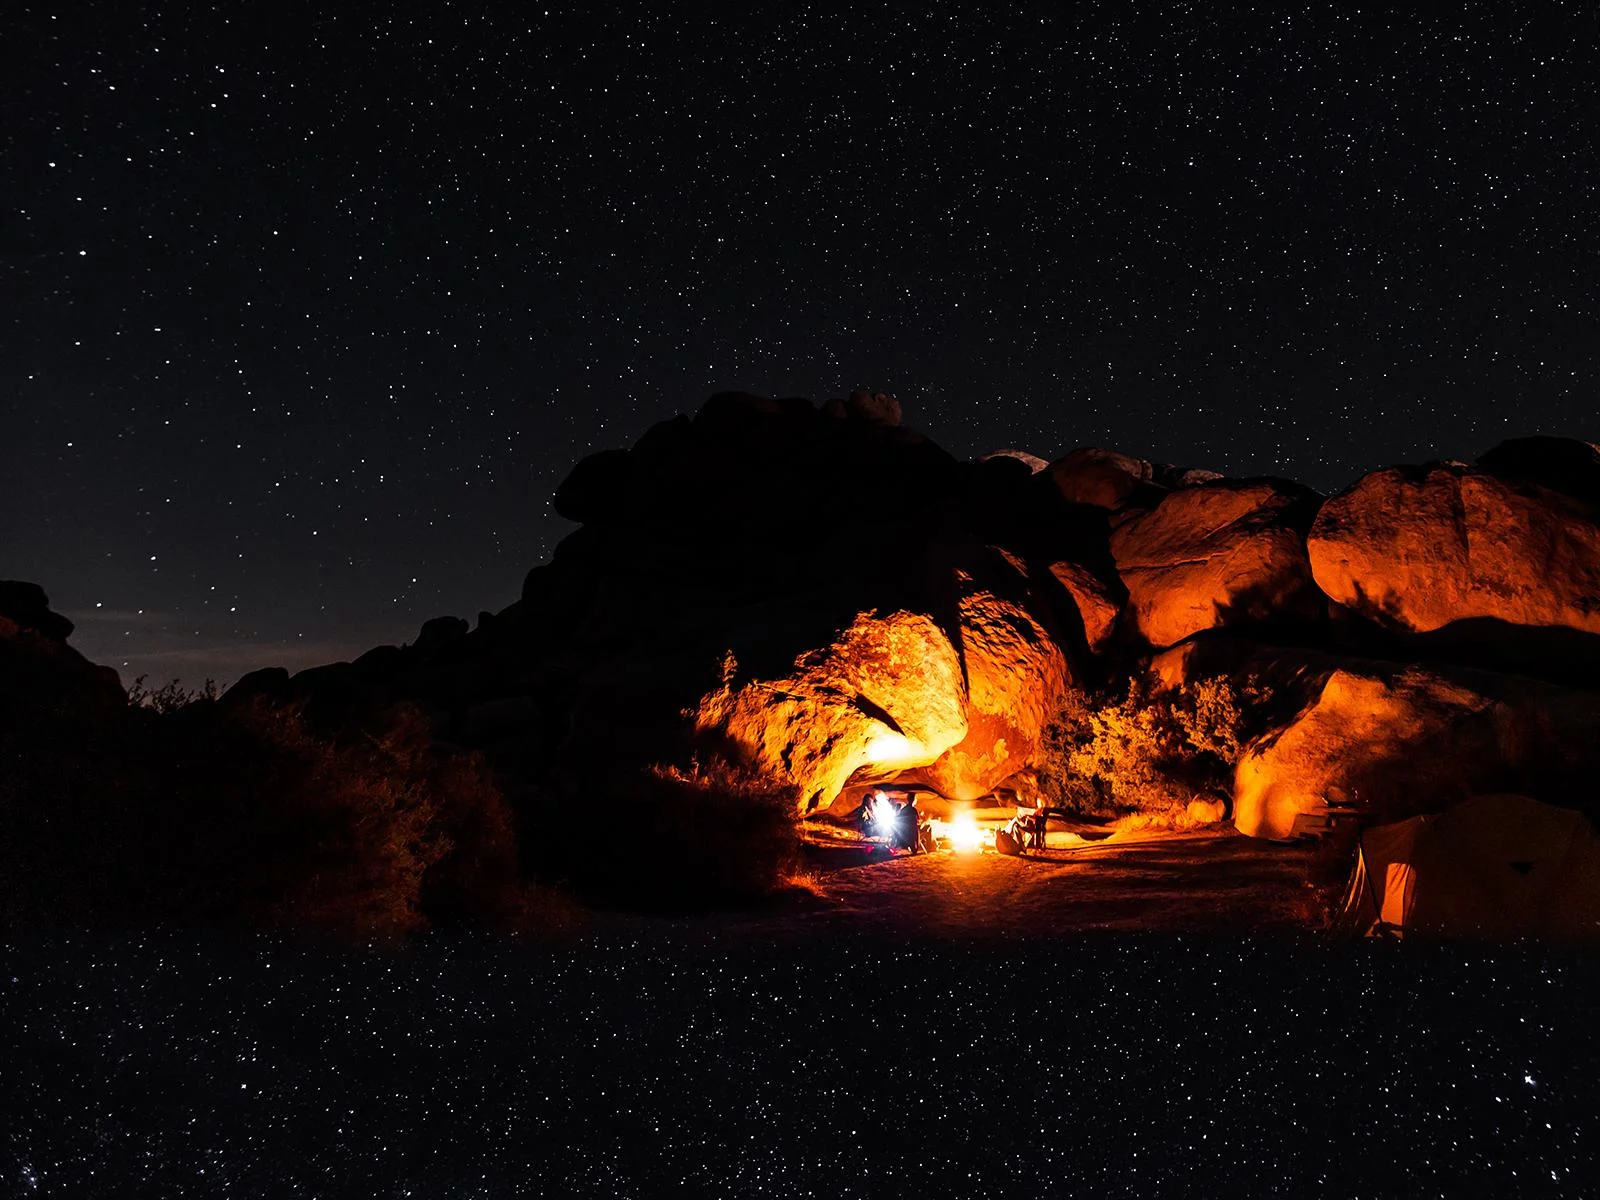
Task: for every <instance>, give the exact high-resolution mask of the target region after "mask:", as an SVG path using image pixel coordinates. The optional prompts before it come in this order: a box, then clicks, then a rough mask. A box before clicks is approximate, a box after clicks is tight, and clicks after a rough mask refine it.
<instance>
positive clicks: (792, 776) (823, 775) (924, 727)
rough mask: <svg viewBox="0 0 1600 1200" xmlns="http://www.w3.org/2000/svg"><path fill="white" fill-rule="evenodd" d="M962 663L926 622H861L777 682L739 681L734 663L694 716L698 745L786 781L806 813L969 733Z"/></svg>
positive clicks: (922, 617)
mask: <svg viewBox="0 0 1600 1200" xmlns="http://www.w3.org/2000/svg"><path fill="white" fill-rule="evenodd" d="M962 695H963V687H962V679H961V660H960V658H959V656H958V654H957V652H956V648H955V646H954V645H952V644H951V641H950V638H949V636H948V635H947V634H946V632H945V631H944V630H943V629H942V628H940V626H939V624H938V623H937V622H936V621H934V620H933V619H932V618H931V617H929V616H927V615H926V614H923V613H913V612H904V611H902V612H893V613H887V614H884V615H882V616H880V615H878V614H877V613H874V612H867V613H862V614H861V615H860V616H858V617H857V618H856V619H855V620H854V621H853V622H852V623H851V624H850V626H849V627H848V628H847V629H845V630H843V631H842V632H841V633H840V634H839V635H838V636H837V637H836V638H835V639H833V641H831V642H830V643H828V644H827V645H824V646H821V647H818V648H816V649H812V650H808V651H806V652H805V653H803V654H801V655H800V656H799V657H798V658H796V659H795V660H794V663H793V665H792V668H791V670H789V671H788V672H787V673H786V674H784V675H782V676H780V677H777V678H760V677H757V678H741V677H740V674H739V667H738V663H737V661H736V660H730V662H729V664H728V673H727V678H726V679H725V680H724V682H723V684H722V686H721V687H719V688H717V689H716V690H715V691H712V692H710V693H708V694H707V695H705V696H703V697H702V698H701V699H700V701H699V703H698V704H697V705H696V708H695V712H694V722H695V733H696V739H697V741H698V743H699V744H700V745H701V746H704V747H706V748H708V749H722V748H728V749H731V750H732V751H733V755H732V756H733V757H735V758H736V759H739V760H742V761H744V762H747V763H749V764H750V765H752V766H754V767H756V768H757V769H758V770H760V771H762V772H763V773H765V774H768V775H772V776H775V777H778V778H784V779H787V780H789V781H791V782H793V783H794V784H795V786H796V787H797V788H798V789H799V791H800V796H801V800H802V802H803V803H805V804H806V806H807V807H809V808H815V807H817V806H819V805H822V804H826V803H828V802H830V801H831V800H832V799H833V797H834V796H836V795H837V794H838V793H839V792H840V791H841V790H842V789H843V787H844V785H845V782H846V781H847V780H848V779H849V778H850V777H851V775H852V774H854V773H855V772H856V771H858V770H860V769H862V768H868V769H869V773H870V772H871V771H876V772H879V773H880V774H881V776H882V777H883V778H888V777H891V776H892V775H893V774H894V773H895V772H897V771H899V770H901V769H903V768H906V767H912V766H918V765H921V764H924V763H929V762H932V761H934V760H935V759H937V758H939V757H940V756H941V755H942V754H944V752H945V751H946V750H948V749H950V747H952V746H954V745H956V744H957V743H958V742H960V741H961V740H962V739H963V738H964V737H965V736H966V733H967V723H966V718H965V714H964V712H963V704H962Z"/></svg>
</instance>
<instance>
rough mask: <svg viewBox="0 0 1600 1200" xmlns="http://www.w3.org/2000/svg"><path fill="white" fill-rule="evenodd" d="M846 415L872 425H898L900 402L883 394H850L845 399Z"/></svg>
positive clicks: (860, 392)
mask: <svg viewBox="0 0 1600 1200" xmlns="http://www.w3.org/2000/svg"><path fill="white" fill-rule="evenodd" d="M844 411H845V413H846V415H848V416H850V417H853V418H855V419H856V420H858V421H866V422H867V423H868V424H872V425H898V424H900V417H901V411H900V401H898V400H896V399H895V398H894V397H893V396H890V395H887V394H885V393H883V392H866V391H858V392H851V393H850V395H849V396H848V397H847V398H846V399H845V402H844Z"/></svg>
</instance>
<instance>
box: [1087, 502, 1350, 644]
mask: <svg viewBox="0 0 1600 1200" xmlns="http://www.w3.org/2000/svg"><path fill="white" fill-rule="evenodd" d="M1317 503H1318V497H1317V495H1316V493H1315V492H1312V491H1310V490H1309V489H1306V488H1303V487H1301V486H1299V485H1298V484H1291V483H1287V482H1282V481H1278V480H1258V481H1240V482H1235V481H1218V482H1210V483H1205V484H1201V485H1200V486H1197V487H1191V488H1185V489H1183V490H1180V491H1175V492H1171V493H1169V494H1168V495H1167V496H1166V497H1165V498H1164V499H1163V500H1162V501H1161V503H1160V504H1159V505H1158V506H1157V507H1156V508H1154V509H1153V510H1151V511H1150V512H1147V513H1142V514H1140V515H1138V516H1135V517H1133V518H1132V519H1131V520H1128V521H1125V522H1124V523H1122V524H1121V525H1119V526H1117V528H1115V529H1113V530H1112V532H1111V553H1112V556H1113V557H1114V558H1115V560H1116V564H1117V572H1118V574H1119V575H1121V577H1122V582H1123V584H1124V585H1125V586H1126V587H1127V589H1128V613H1129V617H1130V618H1131V622H1132V624H1133V626H1134V628H1135V629H1136V630H1137V631H1138V633H1139V634H1140V635H1142V636H1143V637H1144V638H1145V640H1146V641H1148V642H1149V643H1150V644H1151V645H1152V646H1170V645H1173V644H1174V643H1176V642H1180V641H1182V640H1183V639H1184V638H1186V637H1189V636H1190V635H1191V634H1194V633H1198V632H1199V631H1200V630H1203V629H1212V628H1216V627H1218V626H1223V625H1239V624H1251V623H1264V622H1270V623H1276V624H1281V623H1288V622H1291V621H1305V620H1309V619H1314V618H1315V617H1317V616H1319V615H1320V614H1321V612H1322V611H1323V608H1324V601H1323V599H1322V596H1321V594H1320V593H1319V592H1318V591H1317V588H1316V585H1315V583H1314V582H1313V580H1312V577H1311V568H1310V564H1309V562H1308V561H1307V558H1306V548H1305V531H1306V529H1307V528H1308V527H1309V526H1310V524H1311V520H1312V517H1313V515H1314V514H1315V512H1316V508H1317Z"/></svg>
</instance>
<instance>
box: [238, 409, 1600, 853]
mask: <svg viewBox="0 0 1600 1200" xmlns="http://www.w3.org/2000/svg"><path fill="white" fill-rule="evenodd" d="M899 422H900V406H899V405H898V404H897V403H896V402H894V401H893V400H892V399H891V398H889V397H887V396H882V395H871V394H867V393H857V394H855V395H852V396H851V397H849V398H848V399H846V400H836V401H829V402H828V403H826V404H824V405H822V406H820V407H818V406H816V405H813V404H812V403H810V402H809V401H806V400H803V399H785V400H773V399H767V398H764V397H757V396H750V395H744V394H735V393H727V394H722V395H717V396H713V397H712V398H711V399H710V400H708V401H707V402H706V403H705V404H704V405H703V406H702V407H701V408H700V410H699V411H698V412H697V413H695V414H694V416H693V417H692V418H691V417H688V416H680V417H677V418H674V419H673V420H670V421H666V422H662V423H661V424H658V425H656V426H654V427H653V428H651V429H650V430H648V431H647V432H646V433H645V435H644V436H643V437H642V438H640V439H639V441H638V442H637V443H636V444H635V445H634V446H633V447H631V448H630V449H626V450H622V449H619V450H608V451H604V452H601V453H599V454H595V455H592V456H590V457H588V458H586V459H584V460H583V461H582V462H580V463H578V464H577V466H576V467H575V468H574V469H573V471H572V473H571V474H570V475H569V477H568V478H567V479H566V481H565V482H564V483H563V484H562V485H561V487H560V489H559V490H558V491H557V493H556V496H555V507H556V509H557V511H558V512H559V513H561V515H563V516H565V517H567V518H569V519H570V520H572V521H575V522H577V523H578V524H579V526H580V527H579V528H578V529H577V530H576V531H575V532H574V533H572V534H571V535H570V536H569V537H567V538H566V539H565V540H564V541H563V542H562V543H561V544H560V546H559V547H558V548H557V550H556V552H555V554H554V556H553V558H552V560H551V561H550V562H549V563H548V564H545V565H542V566H539V567H536V568H534V569H533V570H532V571H531V572H529V574H528V577H527V580H526V582H525V584H524V587H523V592H522V596H521V598H520V599H519V600H518V601H517V602H516V603H514V604H512V605H510V606H509V607H508V608H506V609H503V610H502V611H500V612H498V613H493V614H490V613H483V614H481V615H480V616H479V618H478V621H477V622H476V625H475V626H469V624H468V623H467V622H466V621H463V620H459V619H456V618H440V619H438V620H435V621H431V622H429V623H428V624H427V625H426V626H424V627H423V629H422V631H421V634H420V635H419V636H418V638H417V639H416V641H414V642H413V643H411V644H410V645H407V646H404V647H380V648H378V649H375V650H373V651H371V652H369V653H368V654H366V655H364V656H362V657H361V658H360V659H357V660H356V661H355V662H353V663H342V664H334V665H331V666H327V667H320V668H316V669H314V670H312V671H307V672H302V673H301V674H299V675H297V676H295V677H294V678H293V679H290V678H289V677H288V676H287V675H286V674H285V673H283V672H281V671H280V672H258V673H256V674H255V675H253V676H248V677H246V679H244V680H242V681H241V682H240V683H239V685H237V686H236V688H235V689H233V692H231V693H230V696H235V697H236V696H247V695H256V694H261V693H267V694H270V695H274V696H280V697H289V696H296V697H301V698H306V699H309V700H311V701H312V702H314V703H317V704H322V705H333V706H339V705H354V704H365V703H370V702H375V701H386V700H390V699H408V700H411V701H414V702H417V703H420V704H422V705H423V706H424V707H425V708H427V709H428V710H429V711H431V712H432V713H433V714H434V715H435V717H436V719H437V722H438V725H439V727H440V729H441V730H442V731H443V732H444V735H445V736H447V737H449V738H451V739H454V740H457V741H460V742H463V743H466V744H470V745H473V746H476V747H479V748H481V749H483V750H484V751H485V752H486V753H487V754H488V755H489V756H490V758H491V761H493V762H494V763H495V764H496V765H497V766H498V767H499V768H500V769H501V771H502V772H503V774H504V775H505V776H506V778H507V779H509V780H510V781H512V782H513V784H515V783H517V782H522V783H527V784H529V785H536V786H538V787H540V788H544V789H556V790H560V791H573V792H580V791H583V790H585V789H591V788H598V787H604V786H605V785H606V780H607V778H608V777H610V776H612V775H614V774H615V773H617V772H624V771H628V770H636V769H638V767H639V766H641V765H642V764H647V763H652V762H670V761H679V762H686V761H687V760H688V759H690V758H692V757H693V756H695V755H710V754H720V755H725V756H728V757H731V758H733V759H736V760H738V761H740V762H743V763H746V764H748V765H750V766H753V767H755V768H756V769H758V770H761V771H763V772H766V773H770V774H773V775H776V776H779V777H781V778H783V779H784V780H786V781H788V782H791V783H793V784H794V786H795V787H796V789H797V792H798V794H799V796H800V797H801V803H802V805H803V806H804V807H806V808H807V809H808V810H809V809H815V808H819V807H822V806H826V805H828V804H830V803H832V802H833V801H834V800H835V799H836V798H837V797H839V796H840V795H841V793H842V792H844V791H845V790H846V789H847V788H850V787H852V786H859V785H861V784H864V783H871V782H882V781H888V780H895V781H902V782H914V783H918V784H921V785H923V786H926V787H930V788H933V789H935V790H936V791H938V792H939V793H941V794H942V795H944V796H947V797H949V798H951V799H970V798H973V797H977V796H980V795H983V794H985V793H989V792H991V791H993V790H995V789H997V788H1003V787H1006V786H1014V785H1016V784H1017V781H1019V780H1022V779H1026V778H1027V773H1028V772H1029V771H1030V770H1031V769H1032V768H1034V767H1035V766H1036V765H1038V763H1039V760H1040V756H1041V751H1042V746H1043V736H1044V730H1045V727H1046V725H1047V724H1048V723H1049V721H1050V720H1051V718H1052V716H1053V715H1054V714H1055V713H1057V712H1058V711H1059V710H1060V709H1061V707H1062V705H1063V703H1064V702H1065V701H1066V700H1067V698H1068V696H1069V694H1070V693H1071V692H1072V691H1073V690H1075V689H1086V688H1091V687H1093V686H1095V685H1096V684H1098V683H1099V682H1101V681H1102V680H1104V679H1105V678H1106V677H1107V676H1108V675H1112V674H1120V673H1125V672H1131V671H1140V670H1142V671H1148V672H1150V673H1152V674H1153V675H1154V676H1155V677H1157V678H1158V679H1160V680H1162V681H1164V682H1165V683H1166V684H1168V685H1176V684H1178V683H1181V682H1184V681H1186V680H1193V679H1196V678H1200V677H1208V676H1215V675H1219V674H1220V675H1228V676H1232V677H1235V678H1239V679H1243V678H1246V677H1255V678H1262V679H1267V680H1269V681H1271V683H1272V684H1273V686H1274V687H1276V688H1277V689H1279V691H1280V693H1282V694H1285V695H1289V696H1292V697H1293V699H1294V701H1295V703H1294V704H1293V705H1291V706H1290V708H1291V710H1293V709H1297V710H1298V711H1297V714H1296V715H1293V716H1291V717H1288V718H1286V723H1285V724H1283V725H1282V726H1281V727H1279V728H1276V729H1274V730H1273V731H1271V732H1270V733H1269V734H1268V735H1267V736H1265V737H1263V738H1261V739H1258V740H1257V741H1256V742H1255V743H1253V744H1252V745H1250V746H1249V747H1248V748H1247V749H1246V751H1245V753H1244V754H1243V756H1242V758H1241V761H1240V762H1239V764H1238V768H1237V776H1236V780H1235V789H1234V796H1233V812H1234V817H1235V821H1236V823H1237V824H1238V826H1239V828H1241V829H1242V830H1244V831H1245V832H1247V833H1251V834H1259V835H1265V836H1283V835H1285V834H1287V833H1288V832H1289V831H1290V829H1291V828H1292V827H1293V825H1294V820H1295V817H1296V814H1298V813H1300V812H1307V811H1314V810H1317V809H1320V808H1322V807H1323V806H1324V805H1325V804H1326V803H1327V802H1328V801H1329V800H1330V799H1332V798H1337V797H1346V796H1349V797H1358V798H1359V801H1360V803H1361V804H1362V805H1363V806H1365V807H1368V808H1369V809H1372V810H1374V811H1377V812H1380V813H1382V814H1384V815H1395V816H1400V815H1407V814H1409V813H1411V812H1415V811H1419V810H1425V809H1430V808H1442V807H1444V806H1446V805H1447V804H1449V803H1451V802H1452V801H1454V800H1456V799H1459V798H1461V797H1463V796H1466V795H1469V794H1472V793H1474V792H1482V791H1523V792H1526V793H1528V794H1532V795H1536V796H1539V797H1540V798H1543V799H1547V800H1551V801H1554V802H1557V803H1566V804H1577V805H1585V804H1587V803H1588V801H1589V799H1590V797H1589V796H1587V795H1581V794H1575V789H1580V790H1581V788H1582V787H1583V786H1584V783H1585V781H1587V780H1589V779H1590V778H1591V772H1592V770H1593V768H1594V767H1596V766H1597V765H1600V762H1597V759H1600V749H1597V747H1596V745H1595V742H1596V738H1595V734H1596V732H1597V731H1600V694H1597V692H1596V690H1595V689H1596V682H1597V680H1600V450H1597V448H1596V447H1595V446H1593V445H1590V444H1589V443H1586V442H1579V441H1571V440H1563V439H1554V438H1528V439H1520V440H1517V441H1512V442H1507V443H1505V444H1503V445H1501V446H1499V447H1497V448H1495V449H1494V450H1492V451H1490V452H1489V453H1487V454H1485V455H1484V456H1483V457H1482V458H1480V459H1479V460H1478V461H1477V462H1476V463H1475V464H1470V465H1469V464H1465V463H1458V462H1444V463H1434V464H1429V465H1426V466H1420V467H1409V466H1407V467H1394V468H1389V469H1386V470H1380V471H1375V472H1373V473H1371V474H1369V475H1367V476H1365V477H1363V478H1362V479H1360V480H1358V481H1356V482H1355V483H1354V484H1353V485H1352V486H1350V487H1349V488H1347V489H1346V490H1345V491H1343V492H1341V493H1340V494H1338V495H1336V496H1334V497H1332V498H1324V497H1322V496H1321V495H1319V494H1317V493H1316V492H1314V491H1312V490H1310V489H1308V488H1306V487H1304V486H1302V485H1300V484H1297V483H1294V482H1292V481H1289V480H1282V479H1270V478H1267V479H1244V480H1240V479H1227V478H1223V477H1221V476H1219V475H1217V474H1216V473H1214V472H1209V471H1202V470H1196V469H1192V468H1184V467H1179V466H1172V465H1165V464H1157V463H1151V462H1146V461H1143V460H1140V459H1135V458H1131V457H1128V456H1125V455H1121V454H1116V453H1112V452H1109V451H1104V450H1098V449H1080V450H1075V451H1073V452H1072V453H1070V454H1067V455H1065V456H1064V457H1062V458H1059V459H1057V460H1055V461H1053V462H1047V461H1045V460H1043V459H1040V458H1036V457H1034V456H1033V455H1031V454H1028V453H1026V452H1023V451H1017V450H1008V451H999V452H996V453H994V454H991V455H986V456H984V457H983V458H982V459H979V460H976V461H959V460H957V459H955V458H954V457H952V456H951V455H949V454H947V453H946V452H945V451H943V450H942V449H940V448H939V447H938V446H936V445H934V444H933V443H932V442H930V441H929V440H928V439H927V438H925V437H923V436H922V435H920V434H918V433H916V432H914V431H912V430H910V429H908V428H905V427H904V426H902V425H901V424H900V423H899ZM1591 790H1592V789H1591Z"/></svg>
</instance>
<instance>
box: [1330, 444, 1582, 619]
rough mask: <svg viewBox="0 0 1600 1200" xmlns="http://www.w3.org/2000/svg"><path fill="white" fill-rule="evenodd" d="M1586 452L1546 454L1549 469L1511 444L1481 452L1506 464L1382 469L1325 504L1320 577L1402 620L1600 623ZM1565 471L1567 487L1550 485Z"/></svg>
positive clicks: (1359, 609)
mask: <svg viewBox="0 0 1600 1200" xmlns="http://www.w3.org/2000/svg"><path fill="white" fill-rule="evenodd" d="M1552 440H1555V439H1552ZM1563 444H1564V445H1567V446H1569V447H1570V446H1571V445H1573V444H1572V443H1563ZM1577 445H1578V446H1581V447H1588V450H1590V451H1592V450H1593V447H1590V446H1589V444H1588V443H1577ZM1585 453H1587V452H1585ZM1582 457H1583V455H1582V454H1581V453H1578V452H1576V451H1574V452H1573V453H1572V454H1571V455H1569V456H1568V457H1567V458H1566V459H1564V460H1558V458H1557V456H1555V455H1547V456H1545V458H1544V460H1543V462H1544V466H1545V468H1546V469H1545V470H1544V471H1542V472H1541V471H1540V470H1539V466H1540V460H1539V459H1538V457H1537V456H1535V455H1532V454H1530V453H1529V452H1528V447H1526V446H1525V445H1523V446H1519V445H1514V444H1513V445H1511V449H1509V450H1506V449H1504V448H1502V450H1499V451H1491V452H1490V454H1487V455H1485V456H1484V461H1485V462H1487V463H1489V464H1490V465H1494V466H1496V467H1497V469H1498V470H1499V471H1501V472H1502V473H1500V474H1493V473H1490V471H1488V470H1485V469H1483V468H1481V467H1479V468H1473V467H1469V466H1465V465H1463V464H1456V463H1436V464H1433V465H1431V466H1426V467H1391V468H1389V469H1387V470H1382V471H1374V472H1372V473H1371V474H1369V475H1367V476H1365V477H1363V478H1362V479H1361V480H1360V481H1359V482H1358V483H1356V484H1355V486H1354V487H1352V488H1350V489H1349V490H1347V491H1345V492H1342V493H1341V494H1339V495H1337V496H1334V497H1333V498H1332V499H1330V500H1329V501H1328V502H1327V503H1326V504H1324V505H1323V506H1322V509H1321V511H1320V512H1319V513H1318V514H1317V519H1316V523H1315V524H1314V525H1313V526H1312V528H1311V533H1310V537H1309V539H1308V551H1309V555H1310V560H1311V569H1312V572H1313V574H1314V576H1315V578H1316V581H1317V584H1318V586H1320V587H1321V589H1322V590H1323V591H1324V592H1326V593H1327V594H1328V596H1329V597H1331V598H1332V599H1333V600H1335V601H1336V602H1338V603H1339V604H1341V605H1343V606H1344V607H1346V608H1348V609H1350V610H1352V611H1354V612H1356V613H1358V614H1360V615H1362V616H1364V617H1367V618H1369V619H1371V620H1373V621H1375V622H1378V623H1379V624H1382V625H1384V626H1386V627H1387V628H1390V629H1394V630H1398V631H1403V632H1414V633H1420V632H1428V631H1432V630H1438V629H1443V628H1445V627H1446V626H1449V625H1451V624H1452V623H1454V622H1457V621H1469V620H1483V619H1487V620H1494V621H1500V622H1505V623H1507V624H1509V625H1514V626H1530V627H1533V626H1554V627H1565V628H1568V629H1574V630H1578V631H1581V632H1584V633H1589V634H1597V633H1600V512H1597V509H1596V508H1595V506H1594V505H1593V503H1591V502H1589V501H1586V500H1585V499H1584V498H1583V497H1582V496H1581V495H1578V494H1575V493H1578V492H1581V491H1582V490H1583V488H1584V484H1583V479H1584V476H1583V474H1582V472H1581V470H1578V469H1576V460H1578V459H1581V458H1582ZM1535 476H1539V477H1540V478H1543V479H1544V480H1545V481H1546V482H1545V483H1539V482H1531V481H1530V480H1531V479H1533V478H1534V477H1535ZM1558 480H1559V481H1560V482H1561V483H1562V484H1563V486H1564V488H1566V489H1570V490H1557V489H1556V488H1555V487H1552V486H1548V485H1549V484H1553V483H1555V482H1557V481H1558Z"/></svg>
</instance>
